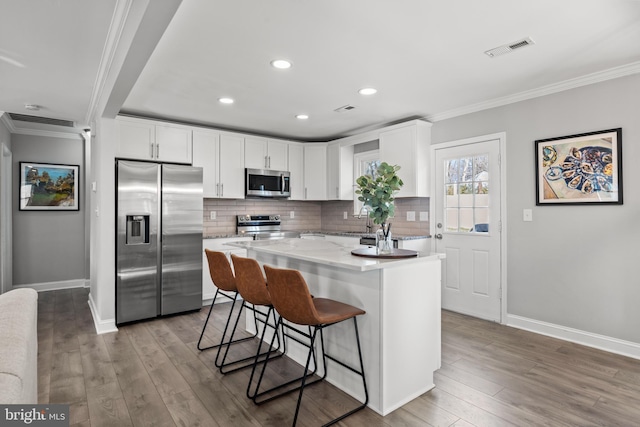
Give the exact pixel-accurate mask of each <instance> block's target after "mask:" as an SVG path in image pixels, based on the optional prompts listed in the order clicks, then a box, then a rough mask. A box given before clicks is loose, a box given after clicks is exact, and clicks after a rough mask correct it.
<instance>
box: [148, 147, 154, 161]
mask: <svg viewBox="0 0 640 427" xmlns="http://www.w3.org/2000/svg"><path fill="white" fill-rule="evenodd" d="M154 145H155V144H153V143H151V144H149V157H151V158H152V159H153V146H154Z"/></svg>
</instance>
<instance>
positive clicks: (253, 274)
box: [218, 255, 286, 399]
mask: <svg viewBox="0 0 640 427" xmlns="http://www.w3.org/2000/svg"><path fill="white" fill-rule="evenodd" d="M231 261H232V262H233V268H234V270H235V276H236V286H237V287H238V292H239V293H240V296H242V299H243V300H244V301H246V302H248V303H250V304H252V305H253V307H254V316H259V317H260V318H261V323H262V324H263V325H264V327H263V329H262V334H261V335H260V339H259V343H258V348H257V351H256V354H255V359H254V361H253V363H252V364H251V366H253V369H252V371H251V379H250V380H249V385H248V386H247V397H248V398H249V399H253V397H254V393H253V392H251V391H250V388H251V382H252V378H253V375H254V373H255V367H256V364H257V363H258V362H259V361H260V358H261V357H262V356H265V355H267V354H268V355H269V356H271V352H278V351H279V350H280V342H281V341H280V336H279V335H278V329H277V326H278V318H277V317H276V312H275V310H274V309H273V305H272V304H271V296H270V295H269V291H268V290H267V281H266V280H265V278H264V276H263V274H262V268H260V264H258V261H256V260H255V259H252V258H244V257H239V256H237V255H231ZM256 306H263V307H266V308H267V312H266V313H264V312H263V311H260V310H256V309H255V307H256ZM272 316H273V322H272V323H269V319H270V318H271V317H272ZM269 327H270V328H271V329H272V330H273V333H274V338H275V339H276V340H277V342H278V343H277V346H276V347H275V348H274V347H269V349H268V350H267V351H266V352H264V353H261V350H262V344H263V342H265V337H266V333H267V329H268V328H269ZM231 339H233V334H232V335H231ZM228 350H229V346H227V348H226V351H225V354H224V357H223V359H222V361H221V364H222V365H223V366H224V365H225V363H226V358H227V353H228ZM218 352H220V350H218ZM284 352H286V347H284V342H283V350H282V352H279V353H277V355H276V356H275V357H271V359H274V358H277V357H281V356H282V355H283V354H284ZM244 367H245V366H241V367H240V368H235V369H232V370H229V371H224V370H223V369H222V368H221V369H220V372H222V373H223V374H224V373H228V372H233V371H235V370H238V369H242V368H244Z"/></svg>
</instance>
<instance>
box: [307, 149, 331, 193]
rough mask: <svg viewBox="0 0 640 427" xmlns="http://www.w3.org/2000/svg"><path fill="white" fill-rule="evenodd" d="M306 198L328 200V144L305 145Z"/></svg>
mask: <svg viewBox="0 0 640 427" xmlns="http://www.w3.org/2000/svg"><path fill="white" fill-rule="evenodd" d="M304 192H305V197H304V198H305V200H327V145H326V144H318V143H315V144H309V145H305V146H304Z"/></svg>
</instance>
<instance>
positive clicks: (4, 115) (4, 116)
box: [0, 111, 16, 133]
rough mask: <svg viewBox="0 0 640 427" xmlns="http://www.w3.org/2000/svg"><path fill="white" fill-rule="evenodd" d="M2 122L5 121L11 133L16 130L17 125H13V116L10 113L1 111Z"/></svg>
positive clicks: (0, 118)
mask: <svg viewBox="0 0 640 427" xmlns="http://www.w3.org/2000/svg"><path fill="white" fill-rule="evenodd" d="M0 122H2V123H4V125H5V126H6V128H7V130H8V131H9V133H14V132H15V130H16V127H15V126H14V125H13V120H11V117H9V113H5V112H4V111H0Z"/></svg>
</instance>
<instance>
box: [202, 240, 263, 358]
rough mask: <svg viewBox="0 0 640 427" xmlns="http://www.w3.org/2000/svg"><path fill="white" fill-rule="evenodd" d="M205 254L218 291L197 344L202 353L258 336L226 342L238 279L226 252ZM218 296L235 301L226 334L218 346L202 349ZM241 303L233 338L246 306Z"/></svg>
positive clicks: (224, 333) (228, 318)
mask: <svg viewBox="0 0 640 427" xmlns="http://www.w3.org/2000/svg"><path fill="white" fill-rule="evenodd" d="M204 252H205V254H206V256H207V261H208V263H209V274H210V275H211V280H213V283H214V284H215V285H216V288H217V289H216V293H215V296H214V297H213V302H212V303H211V307H210V308H209V314H207V320H205V322H204V325H203V327H202V332H201V333H200V339H199V340H198V344H197V347H198V350H201V351H202V350H209V349H211V348H218V349H219V348H220V347H221V346H225V345H226V346H227V348H228V347H229V346H230V345H231V344H236V343H239V342H243V341H247V340H251V339H253V338H255V337H256V336H257V332H256V334H254V335H252V336H249V337H245V338H239V339H236V340H233V339H229V340H225V337H226V336H227V331H228V330H229V324H230V323H231V320H232V317H233V310H234V308H235V305H236V301H237V297H238V288H237V286H236V278H235V277H234V275H233V271H232V270H231V264H229V260H228V259H227V256H226V255H225V254H224V252H217V251H212V250H209V249H205V250H204ZM218 295H221V296H224V297H226V298H229V299H230V300H232V301H233V303H232V304H231V310H229V316H228V317H227V322H226V324H225V326H224V332H223V333H222V338H221V339H220V342H219V343H218V344H214V345H210V346H208V347H202V338H203V337H204V334H205V331H206V329H207V324H208V323H209V318H210V317H211V312H212V311H213V306H214V305H215V303H216V300H217V298H218ZM240 303H241V304H242V305H241V306H240V312H239V313H238V317H237V318H236V322H235V324H234V327H233V331H232V336H233V334H234V332H235V327H236V325H237V324H238V321H237V319H239V318H240V314H241V313H242V308H244V306H245V305H244V301H241V302H240ZM257 330H258V324H257V321H256V331H257ZM219 354H220V351H218V355H219ZM218 355H216V366H217V367H218V368H220V366H219V365H218ZM252 359H253V356H252V357H248V358H247V359H246V360H252Z"/></svg>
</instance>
